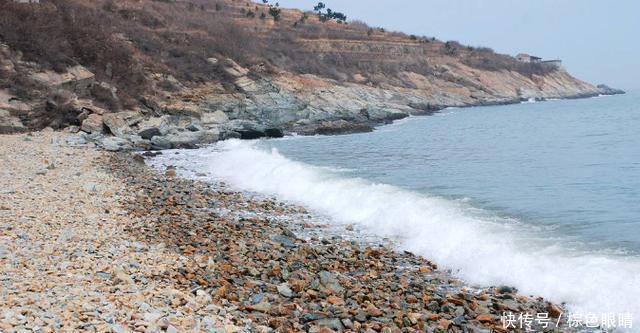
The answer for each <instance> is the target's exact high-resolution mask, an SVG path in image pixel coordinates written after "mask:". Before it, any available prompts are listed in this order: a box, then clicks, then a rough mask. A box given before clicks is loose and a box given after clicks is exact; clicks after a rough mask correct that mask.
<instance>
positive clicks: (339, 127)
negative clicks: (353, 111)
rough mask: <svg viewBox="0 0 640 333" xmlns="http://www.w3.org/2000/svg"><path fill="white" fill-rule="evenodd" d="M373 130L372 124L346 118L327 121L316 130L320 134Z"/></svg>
mask: <svg viewBox="0 0 640 333" xmlns="http://www.w3.org/2000/svg"><path fill="white" fill-rule="evenodd" d="M371 131H373V127H371V126H370V125H367V124H360V123H357V122H349V121H346V120H336V121H326V122H323V123H322V124H321V125H320V126H318V128H317V129H316V132H317V133H318V134H324V135H330V134H344V133H359V132H371Z"/></svg>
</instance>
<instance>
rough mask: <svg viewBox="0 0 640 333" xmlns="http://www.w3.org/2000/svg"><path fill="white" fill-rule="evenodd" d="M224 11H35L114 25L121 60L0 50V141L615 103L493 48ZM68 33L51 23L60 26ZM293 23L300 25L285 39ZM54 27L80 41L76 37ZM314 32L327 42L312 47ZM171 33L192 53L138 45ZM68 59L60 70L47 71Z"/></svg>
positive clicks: (372, 121) (187, 133)
mask: <svg viewBox="0 0 640 333" xmlns="http://www.w3.org/2000/svg"><path fill="white" fill-rule="evenodd" d="M220 2H221V3H224V6H219V8H217V9H216V11H215V12H214V11H211V10H207V8H206V6H203V7H201V8H200V11H199V12H198V13H197V15H193V14H194V13H192V12H189V11H188V8H187V9H185V8H183V7H184V6H182V5H180V4H179V3H174V2H166V4H164V5H162V6H156V5H154V4H153V2H150V0H140V1H136V2H131V1H122V2H117V4H114V5H113V6H106V7H103V6H97V5H96V4H93V3H90V2H80V1H72V3H73V4H70V7H69V8H66V7H65V8H58V9H56V10H52V9H51V8H49V7H35V8H32V9H33V10H35V11H38V10H41V11H42V13H41V14H43V15H45V14H46V15H50V16H56V15H58V16H60V15H62V14H64V13H63V12H64V11H65V10H69V11H73V13H74V14H73V15H76V14H77V15H80V14H78V13H84V12H86V13H94V12H100V13H101V15H103V16H104V17H114V16H115V18H114V19H113V20H111V21H104V22H102V21H101V22H96V23H95V24H96V25H100V24H102V25H104V26H100V28H101V29H102V28H104V29H107V28H108V27H107V22H109V23H113V24H115V25H114V26H113V27H109V29H110V30H109V31H110V34H109V35H108V36H103V37H104V38H106V39H108V40H109V43H112V44H113V45H111V44H110V46H112V47H113V49H109V50H103V49H102V48H100V47H96V45H93V44H91V45H84V46H85V47H87V50H86V52H82V53H80V54H78V53H77V52H76V51H77V50H76V51H74V50H64V51H65V52H68V54H66V53H65V54H64V55H51V54H49V56H50V57H49V59H42V61H40V59H38V57H44V56H43V55H42V54H41V53H47V49H40V51H41V53H31V54H30V60H29V61H27V60H25V58H26V56H23V54H27V53H28V52H32V51H33V50H32V49H35V47H36V46H38V47H44V46H46V45H40V44H39V43H41V40H40V39H38V40H32V42H33V43H36V44H38V45H34V47H33V48H26V49H25V48H24V44H25V43H17V42H14V43H13V44H11V43H10V41H7V45H4V44H0V84H2V85H1V87H3V89H5V90H0V110H2V111H0V131H3V132H14V131H23V130H30V129H31V130H37V129H42V128H45V127H52V128H54V129H62V128H65V127H68V126H69V127H70V131H71V132H76V131H78V130H80V131H81V132H82V133H80V134H78V136H81V138H78V142H81V141H86V142H91V141H93V142H95V143H96V144H98V145H100V146H104V147H105V148H106V149H109V150H118V149H129V148H132V149H167V148H191V147H195V146H196V145H197V144H204V143H211V142H215V141H217V140H222V139H228V138H241V139H255V138H261V137H281V136H283V135H287V134H293V133H297V134H303V135H307V134H339V133H352V132H363V131H371V130H372V129H373V127H374V126H377V125H380V124H385V123H389V122H391V121H393V120H396V119H400V118H404V117H407V116H410V115H427V114H432V113H434V112H437V111H438V110H440V109H442V108H444V107H447V106H457V107H465V106H476V105H495V104H507V103H518V102H520V101H523V100H530V99H535V100H544V99H549V98H554V99H555V98H581V97H589V96H596V95H600V94H617V93H621V91H619V90H616V89H612V88H609V87H607V86H605V85H600V86H594V85H592V84H589V83H586V82H583V81H580V80H578V79H576V78H574V77H573V76H571V75H570V74H569V73H567V72H566V71H565V70H564V69H563V68H559V67H548V66H546V67H545V66H544V65H542V64H537V65H532V64H523V63H520V62H518V61H517V60H516V59H514V58H513V57H510V56H507V55H501V54H497V53H495V52H493V51H492V50H490V49H486V48H473V47H465V46H462V45H460V44H458V43H455V42H447V43H444V42H441V41H438V40H436V39H435V38H426V37H420V38H409V36H404V35H402V34H398V33H395V34H393V33H387V32H384V31H382V30H376V29H373V28H369V27H362V26H360V27H359V26H358V25H343V24H337V23H335V22H321V21H319V20H318V19H317V18H316V17H309V18H307V19H305V22H304V23H300V22H299V19H300V15H302V13H301V12H299V11H296V10H287V9H283V10H282V13H281V19H280V20H279V21H278V22H277V23H275V22H272V21H270V20H253V19H251V18H250V17H248V16H246V13H247V12H246V8H245V6H244V5H242V4H239V3H236V2H234V1H228V0H220ZM256 6H257V8H258V9H260V8H261V9H267V8H268V7H267V6H263V5H262V4H256ZM160 7H162V8H160ZM24 8H25V7H15V8H11V10H13V11H21V10H24ZM47 8H49V9H47ZM193 9H195V8H193ZM258 9H256V10H258ZM158 11H161V12H162V11H164V13H165V14H171V15H173V14H174V13H175V14H180V15H182V16H180V17H184V18H185V19H184V20H186V21H185V22H182V20H174V21H171V20H167V19H166V18H163V17H162V16H161V15H160V16H158V13H159V12H158ZM124 12H127V13H129V12H130V13H137V14H136V15H140V17H146V18H148V19H149V20H151V21H154V22H155V23H153V24H151V23H152V22H151V21H148V22H147V21H146V19H145V20H124V21H123V20H122V17H120V15H119V14H117V13H124ZM134 16H135V15H134ZM221 16H224V17H221ZM198 17H200V18H206V19H211V22H213V21H216V22H218V21H220V22H224V24H226V25H229V26H230V27H233V29H232V30H234V31H236V30H237V33H238V35H237V36H236V35H229V34H228V33H227V32H224V34H225V38H224V39H222V40H220V39H216V36H217V34H218V33H222V30H220V31H218V30H215V29H222V27H217V26H211V27H209V28H210V29H213V30H207V29H204V28H202V27H200V25H199V23H198V22H196V21H192V20H196V19H197V18H198ZM9 18H10V17H9ZM9 18H7V20H8V19H9ZM152 18H153V19H152ZM52 19H53V18H52ZM163 20H165V21H166V22H165V21H163ZM9 21H10V20H9ZM67 21H68V20H64V19H61V20H59V21H56V22H58V23H57V24H58V25H63V26H64V25H65V24H68V22H67ZM145 22H146V23H145ZM207 22H209V21H207ZM294 23H295V24H294ZM0 24H1V22H0ZM149 24H151V25H149ZM165 24H167V26H166V27H165ZM299 24H304V27H299V28H296V29H291V27H292V26H294V27H296V26H297V25H299ZM3 27H4V28H5V29H11V26H7V25H5V26H3ZM51 28H52V29H58V28H60V29H62V28H64V29H67V30H73V31H75V32H78V34H80V35H83V34H84V33H85V32H84V30H81V29H80V28H81V27H78V26H71V25H70V26H64V27H57V26H55V27H51ZM74 29H80V30H81V31H76V30H74ZM202 29H204V30H202ZM314 29H315V30H318V31H324V32H325V33H322V34H317V35H314V33H312V32H313V31H315V30H314ZM67 30H64V33H61V36H63V39H62V41H61V42H62V43H67V44H68V43H71V42H78V41H77V40H69V38H72V37H73V36H70V34H67ZM100 31H101V30H100ZM100 31H95V33H100ZM105 31H106V30H105ZM123 31H126V33H124V32H123ZM224 31H226V30H224ZM169 32H171V33H169ZM16 33H19V32H16ZM173 33H180V34H183V35H181V37H179V38H180V39H184V40H185V41H186V40H188V41H189V42H188V43H187V42H185V43H184V45H183V44H175V45H173V46H172V47H174V49H172V50H171V52H164V51H161V50H158V49H155V50H154V49H153V47H157V45H155V46H154V45H152V44H153V43H151V42H150V43H149V44H145V43H142V42H141V41H143V40H147V41H151V40H153V38H155V37H158V38H162V39H164V38H165V37H167V36H169V35H171V34H173ZM136 34H138V35H136ZM76 35H77V34H76ZM69 36H70V37H69ZM74 36H75V35H74ZM153 36H155V37H153ZM27 37H29V36H27ZM152 37H153V38H152ZM209 45H214V46H216V47H208V46H209ZM12 47H14V48H17V49H12ZM194 47H195V48H194ZM20 48H22V49H20ZM90 48H91V49H90ZM117 48H120V51H122V52H123V53H122V54H127V56H124V58H123V56H122V54H120V53H117V52H115V53H110V55H111V56H112V57H113V58H107V55H106V54H105V55H103V56H101V57H93V58H91V57H89V58H87V57H85V55H86V54H90V53H91V52H90V51H93V52H94V53H96V52H97V53H100V52H103V51H105V52H106V51H109V52H111V51H114V50H115V49H117ZM196 50H197V51H196ZM156 51H157V52H156ZM54 56H55V57H54ZM65 57H66V58H68V59H66V58H65ZM34 58H36V59H35V61H34ZM62 58H65V59H66V60H58V62H57V63H56V66H52V62H55V61H53V60H55V59H62ZM52 59H53V60H52ZM116 59H120V60H122V61H123V64H119V63H116ZM124 62H126V64H125V63H124ZM70 64H72V65H70ZM65 66H66V67H65ZM54 68H55V70H53V69H54ZM65 68H66V69H65ZM114 138H117V139H114Z"/></svg>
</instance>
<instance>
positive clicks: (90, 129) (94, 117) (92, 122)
mask: <svg viewBox="0 0 640 333" xmlns="http://www.w3.org/2000/svg"><path fill="white" fill-rule="evenodd" d="M80 129H81V130H82V131H83V132H87V133H102V132H103V130H104V123H103V122H102V116H101V115H99V114H96V113H92V114H90V115H89V116H87V119H85V120H83V121H82V126H80Z"/></svg>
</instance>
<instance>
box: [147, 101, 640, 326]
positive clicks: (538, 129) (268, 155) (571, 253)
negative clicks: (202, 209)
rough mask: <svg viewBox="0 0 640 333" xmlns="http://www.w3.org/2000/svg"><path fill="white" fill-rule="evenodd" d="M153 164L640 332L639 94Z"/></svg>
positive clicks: (269, 142)
mask: <svg viewBox="0 0 640 333" xmlns="http://www.w3.org/2000/svg"><path fill="white" fill-rule="evenodd" d="M154 163H156V164H162V165H168V164H171V165H174V166H176V167H177V168H178V171H179V172H180V173H181V174H182V175H183V176H188V177H196V176H195V175H198V177H200V178H202V177H203V176H204V178H205V179H206V180H209V181H212V182H215V181H223V182H225V183H227V184H229V185H230V186H232V187H233V188H235V189H238V190H242V191H248V192H252V193H256V194H260V195H268V196H275V197H276V198H278V199H280V200H283V201H286V202H291V203H295V204H300V205H303V206H305V207H307V208H308V209H310V210H311V211H314V212H316V213H317V214H320V215H322V216H325V217H326V220H327V221H329V223H333V224H336V225H347V224H348V225H354V226H356V227H357V228H358V230H360V231H361V232H362V233H367V234H371V235H376V236H379V237H384V238H390V239H393V240H394V242H395V244H396V246H397V247H398V248H399V249H402V250H407V251H411V252H413V253H416V254H419V255H422V256H424V257H426V258H428V259H430V260H432V261H434V262H435V263H437V264H438V265H439V266H440V267H441V268H443V269H447V270H451V271H452V272H453V274H455V275H456V276H457V277H459V278H460V279H462V280H464V281H466V282H468V283H469V284H470V285H475V286H496V285H509V286H514V287H516V288H517V289H518V290H519V292H520V293H522V294H526V295H536V296H543V297H545V298H547V299H549V300H551V301H554V302H558V303H565V305H566V307H567V309H568V311H569V313H567V314H565V315H566V316H571V315H574V317H578V316H585V317H586V316H596V317H597V318H600V317H604V316H615V318H618V319H620V320H621V319H622V318H625V319H626V320H627V321H626V322H625V324H626V325H625V326H622V322H619V323H618V324H617V325H618V327H619V328H620V327H622V328H627V329H629V328H630V327H629V325H628V324H629V323H630V322H629V320H631V323H632V325H633V328H631V330H632V331H638V330H639V329H640V91H638V92H629V93H627V94H625V95H617V96H601V97H594V98H588V99H575V100H550V101H544V102H526V103H522V104H514V105H507V106H486V107H469V108H447V109H444V110H442V111H440V112H439V113H436V114H434V115H432V116H416V117H409V118H406V119H403V120H400V121H397V122H395V123H393V124H391V125H385V126H381V127H379V128H376V130H374V131H373V132H370V133H360V134H350V135H339V136H289V137H285V138H282V139H265V140H254V141H239V140H228V141H223V142H219V143H217V144H214V145H211V146H208V147H205V148H202V149H198V150H178V151H173V152H170V153H165V154H163V155H160V156H159V157H158V158H157V160H156V161H155V162H154ZM592 318H593V317H592ZM618 319H616V320H618Z"/></svg>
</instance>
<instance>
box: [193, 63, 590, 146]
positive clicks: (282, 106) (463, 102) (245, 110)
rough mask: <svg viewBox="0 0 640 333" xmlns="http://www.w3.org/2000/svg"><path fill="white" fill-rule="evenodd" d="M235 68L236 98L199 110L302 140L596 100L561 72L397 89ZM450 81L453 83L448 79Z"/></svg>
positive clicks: (455, 74)
mask: <svg viewBox="0 0 640 333" xmlns="http://www.w3.org/2000/svg"><path fill="white" fill-rule="evenodd" d="M226 63H227V66H229V67H230V68H236V70H233V73H235V74H236V77H235V78H234V80H233V82H234V84H235V86H236V88H237V90H238V91H237V92H235V93H229V94H224V93H212V94H204V95H203V100H202V101H200V102H199V103H197V104H198V107H199V108H201V109H202V110H205V112H206V111H215V110H221V111H223V112H224V113H225V114H227V115H228V116H229V118H230V119H231V120H233V119H245V120H251V121H255V122H256V123H258V124H262V125H264V126H267V127H277V128H282V129H284V130H285V131H292V132H297V133H303V134H311V133H316V132H321V133H323V132H341V131H346V132H349V131H359V130H366V129H367V128H370V127H369V126H371V125H375V124H380V123H385V122H388V121H391V120H394V119H398V118H403V117H406V116H408V115H420V114H429V113H432V112H434V111H436V110H438V109H440V108H443V107H447V106H474V105H489V104H506V103H517V102H520V101H523V100H529V99H537V100H541V99H550V98H579V97H588V96H594V95H598V94H600V93H602V91H601V89H599V88H597V87H595V86H593V85H591V84H589V83H586V82H583V81H580V80H578V79H576V78H574V77H572V76H571V75H570V74H568V73H567V72H566V71H564V70H563V69H558V70H556V71H553V72H552V73H549V74H546V75H544V76H532V77H526V76H523V75H522V74H519V73H516V72H510V71H506V70H505V71H482V70H477V69H473V68H470V67H468V66H465V65H462V64H456V65H455V66H446V65H443V66H441V67H440V69H441V70H442V73H445V74H447V79H443V78H440V77H435V76H431V77H430V76H425V75H422V74H418V73H414V72H402V73H401V74H400V78H401V79H402V83H403V85H402V86H394V85H390V84H383V85H380V86H373V85H367V84H363V83H355V82H346V83H345V82H343V83H340V82H337V81H335V80H330V79H326V78H321V77H318V76H315V75H296V74H292V73H289V72H280V73H278V74H277V75H274V76H270V77H263V76H260V75H259V74H257V73H252V72H251V71H250V70H246V69H240V70H237V69H238V67H239V66H238V65H237V64H235V63H233V62H231V61H227V62H226ZM452 78H454V79H452Z"/></svg>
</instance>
